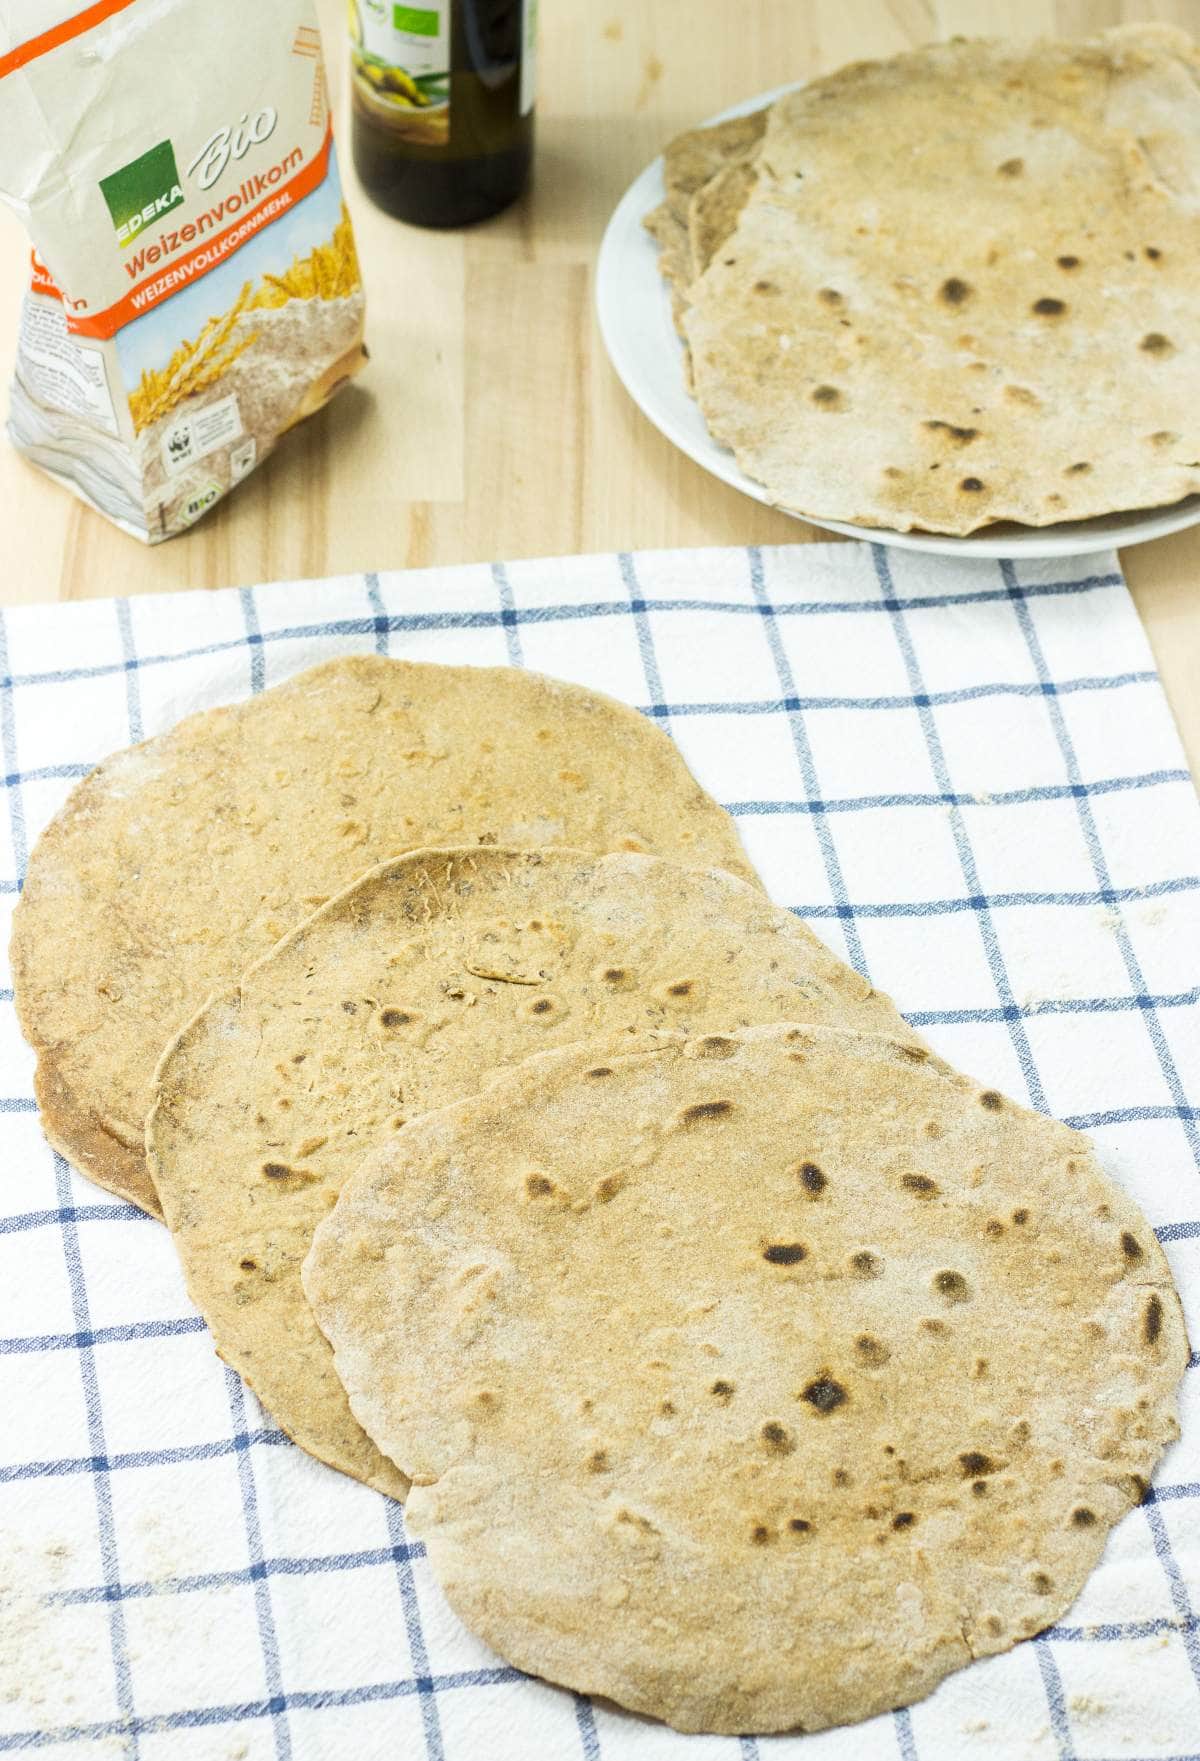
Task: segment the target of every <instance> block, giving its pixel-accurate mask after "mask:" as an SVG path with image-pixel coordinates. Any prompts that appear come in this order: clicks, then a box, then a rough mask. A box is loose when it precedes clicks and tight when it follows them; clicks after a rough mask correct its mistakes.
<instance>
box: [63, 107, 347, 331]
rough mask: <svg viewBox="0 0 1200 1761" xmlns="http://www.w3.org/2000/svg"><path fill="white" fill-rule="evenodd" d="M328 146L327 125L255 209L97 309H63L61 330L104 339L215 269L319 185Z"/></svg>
mask: <svg viewBox="0 0 1200 1761" xmlns="http://www.w3.org/2000/svg"><path fill="white" fill-rule="evenodd" d="M332 144H333V130H332V128H328V129H327V130H326V132H325V141H324V145H323V146H322V147H321V150H320V152H319V153H318V154H317V155H316V157H315V158H313V159H310V160H309V162H308V164H307V165H304V166H302V167H301V168H300V170H299V171H298V172H297V173H296V175H295V177H293V178H291V179H290V180H289V181H288V182H287V183H285V184H281V185H280V187H279V188H278V189H277V190H274V191H273V192H272V193H271V195H269V196H267V197H266V198H265V199H264V200H263V201H261V202H260V203H259V204H258V206H257V207H255V208H251V209H249V210H248V211H247V212H246V213H245V214H243V215H241V216H240V217H239V218H238V219H237V220H235V221H234V223H233V225H232V226H227V227H226V228H225V230H224V232H218V233H215V234H214V235H213V237H212V238H210V239H208V240H207V241H206V242H205V243H204V244H202V245H197V246H196V248H195V250H192V251H188V252H187V253H186V255H184V256H182V257H179V258H177V259H176V261H175V262H174V263H169V264H167V266H166V267H165V268H163V269H156V270H155V272H154V274H153V275H147V276H145V277H144V278H143V279H142V280H141V281H139V282H138V284H137V286H136V287H132V288H130V290H129V292H128V293H127V294H125V295H123V296H122V298H121V299H119V300H118V301H117V302H116V304H115V305H112V306H108V307H106V308H105V310H104V311H103V312H94V313H88V314H86V315H85V314H78V315H72V314H70V313H68V316H67V329H68V330H69V331H70V332H71V334H72V335H73V336H94V337H98V338H100V339H101V340H102V341H107V340H108V338H109V337H111V336H115V335H116V333H117V331H118V330H122V329H124V327H125V325H126V324H131V323H132V322H133V320H134V319H135V318H141V317H142V316H144V314H145V313H147V312H152V311H153V310H154V308H155V306H159V305H161V304H162V302H163V301H164V300H169V299H170V298H171V297H172V296H173V295H174V294H177V293H179V292H180V290H181V289H182V288H185V287H190V286H191V285H192V284H193V283H195V282H197V281H199V280H200V278H201V276H204V275H207V274H208V272H209V271H210V270H211V269H216V268H218V267H219V265H220V264H222V263H224V262H226V261H227V260H228V259H229V258H231V257H232V256H233V255H234V253H235V252H236V251H237V250H239V249H240V248H241V246H242V245H243V244H247V243H248V242H249V241H250V239H252V238H255V237H257V235H258V234H259V233H260V232H262V231H264V230H265V228H266V227H268V226H271V225H273V224H274V222H275V221H276V220H277V219H279V217H280V216H281V215H283V214H287V213H290V211H291V210H292V209H293V208H294V207H295V206H296V203H297V202H302V201H303V200H304V198H305V196H309V195H311V194H312V192H313V191H314V190H315V189H316V188H317V187H318V186H319V185H320V184H322V183H324V181H325V177H326V175H327V173H328V171H329V151H330V148H331V146H332Z"/></svg>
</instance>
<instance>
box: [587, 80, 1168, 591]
mask: <svg viewBox="0 0 1200 1761" xmlns="http://www.w3.org/2000/svg"><path fill="white" fill-rule="evenodd" d="M792 89H794V88H792V87H788V86H780V87H779V88H778V89H777V90H775V91H773V92H763V93H761V94H760V95H759V96H758V97H757V98H750V99H747V101H746V102H745V103H744V104H735V105H733V106H732V107H731V108H730V109H728V110H723V111H722V112H721V114H720V115H719V116H712V117H710V118H709V122H724V121H726V120H727V118H729V117H731V116H744V115H745V114H746V112H747V111H750V110H757V109H759V108H760V107H761V106H762V105H763V104H769V103H770V102H771V101H772V100H773V99H775V98H778V97H780V96H781V94H782V93H783V92H785V91H789V90H792ZM662 170H663V167H662V160H661V159H656V160H655V161H654V163H653V165H648V166H647V167H646V169H645V171H643V172H642V174H641V176H640V177H638V178H636V179H635V180H634V182H633V183H632V184H630V186H629V188H628V189H627V190H626V192H625V194H624V195H623V196H622V198H621V200H620V202H618V204H617V206H616V209H615V210H614V212H613V216H612V219H611V220H610V221H609V223H608V227H607V229H606V231H605V234H604V242H603V244H602V245H601V246H600V259H599V262H598V264H597V268H596V311H597V316H598V318H599V320H600V333H601V335H602V336H603V338H604V346H605V348H606V349H607V350H608V354H609V359H610V360H611V361H612V364H613V366H614V367H615V368H616V371H617V374H618V377H619V378H620V380H621V382H622V384H623V385H624V387H625V389H626V391H627V392H628V393H629V395H630V397H631V398H632V399H633V401H634V403H636V404H637V405H638V406H639V408H640V409H641V410H642V413H643V414H644V415H646V416H648V417H649V419H650V421H651V422H653V423H654V426H655V427H656V428H658V429H660V430H661V432H662V433H663V434H665V435H666V437H667V439H668V440H670V441H673V442H674V444H675V445H676V446H677V447H679V448H680V450H681V451H682V452H685V453H686V454H687V456H688V457H689V458H690V459H694V460H695V461H696V463H697V464H698V465H701V466H703V468H704V469H705V470H706V471H711V472H712V474H713V476H714V477H719V478H720V479H721V481H722V482H723V483H730V484H732V485H733V487H734V488H735V489H740V490H741V491H742V493H743V494H744V495H751V496H753V497H754V499H755V501H761V502H766V503H767V504H768V505H770V504H771V498H770V496H769V495H768V494H767V491H766V490H765V489H764V488H763V487H762V485H761V484H759V483H755V482H754V481H753V480H752V479H751V478H750V477H747V476H746V474H745V472H743V471H742V470H740V469H739V467H738V464H737V461H736V459H735V458H734V456H733V454H732V453H731V452H728V451H727V450H726V449H725V447H723V446H719V445H718V444H717V442H716V441H715V440H714V439H713V438H712V436H711V435H710V434H709V432H708V429H707V427H706V426H705V423H704V418H703V416H701V414H700V411H699V409H698V408H697V406H696V404H695V403H694V402H693V401H692V399H691V398H690V397H689V396H688V393H687V391H686V390H685V388H684V379H683V347H682V344H681V343H680V340H679V337H678V336H677V335H676V332H675V326H674V325H673V324H672V322H671V303H670V298H669V295H668V292H667V287H666V283H665V282H664V281H663V279H662V277H661V276H660V275H659V273H658V247H657V246H656V244H655V243H654V240H653V239H652V238H651V237H650V234H649V233H648V232H647V231H646V229H645V227H644V226H643V225H642V221H643V219H644V218H645V216H646V215H647V214H649V212H650V210H651V209H652V208H656V207H657V206H658V204H659V203H660V202H661V201H662V199H663V195H664V190H663V175H662ZM782 511H784V512H790V509H784V510H782ZM795 517H796V518H800V516H799V515H796V516H795ZM805 518H806V520H807V523H808V524H809V525H811V526H823V527H825V528H826V529H827V530H828V531H830V532H844V533H845V534H846V536H847V537H850V538H867V539H871V540H874V541H875V542H876V543H881V544H894V545H897V546H899V547H900V548H902V549H904V550H926V551H935V552H940V553H941V554H942V555H945V556H983V557H1055V556H1086V555H1087V554H1088V553H1089V552H1091V551H1097V550H1112V549H1114V548H1116V547H1118V546H1124V545H1129V544H1144V543H1145V542H1146V541H1147V539H1150V538H1162V537H1165V536H1166V534H1167V533H1169V532H1179V531H1182V530H1183V528H1184V527H1185V526H1195V525H1197V524H1200V495H1190V496H1188V498H1187V500H1186V501H1180V502H1176V503H1174V504H1173V506H1171V507H1165V508H1163V507H1158V508H1142V509H1135V510H1134V511H1133V512H1131V513H1124V514H1105V515H1102V516H1101V517H1100V518H1098V519H1095V520H1071V521H1063V522H1062V524H1061V525H1056V526H1018V525H1015V524H1012V523H1011V522H1005V523H1004V524H997V525H995V526H989V527H987V528H986V529H985V530H984V531H983V532H980V533H978V534H977V535H976V536H975V537H972V538H950V537H938V536H936V535H934V534H932V533H927V532H891V531H887V530H884V529H881V528H879V527H874V526H852V525H849V524H848V523H847V522H845V521H843V520H817V519H814V518H812V516H811V515H808V516H805Z"/></svg>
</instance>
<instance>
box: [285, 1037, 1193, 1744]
mask: <svg viewBox="0 0 1200 1761" xmlns="http://www.w3.org/2000/svg"><path fill="white" fill-rule="evenodd" d="M627 1048H628V1042H626V1049H623V1048H622V1046H621V1045H620V1044H614V1043H612V1042H604V1041H600V1042H597V1043H594V1044H593V1045H591V1046H584V1047H577V1048H573V1049H571V1050H570V1051H566V1052H563V1053H561V1054H556V1055H553V1056H551V1057H545V1058H538V1059H532V1060H530V1061H529V1063H527V1064H526V1065H525V1066H524V1067H523V1068H522V1069H520V1070H518V1071H515V1072H513V1073H511V1074H510V1075H509V1076H508V1077H506V1078H504V1079H503V1080H502V1081H498V1082H497V1083H495V1084H494V1085H493V1086H492V1087H490V1088H489V1089H487V1090H486V1091H485V1092H483V1093H482V1094H480V1095H478V1096H476V1097H475V1098H473V1099H470V1100H466V1101H463V1102H461V1103H459V1104H458V1105H456V1106H453V1107H448V1108H446V1109H444V1110H443V1111H441V1112H439V1113H433V1114H430V1115H428V1116H427V1117H425V1118H424V1119H420V1120H417V1121H415V1122H414V1123H413V1124H412V1125H411V1126H409V1127H408V1128H407V1129H406V1130H405V1131H403V1132H402V1133H401V1134H400V1136H399V1137H398V1138H397V1139H396V1140H395V1142H394V1143H392V1144H390V1145H389V1146H387V1147H386V1148H384V1149H381V1150H380V1151H379V1152H377V1154H376V1155H375V1156H373V1157H372V1158H369V1159H368V1160H367V1161H366V1162H365V1163H364V1164H363V1166H362V1168H361V1169H360V1171H359V1172H358V1173H357V1174H356V1175H355V1177H354V1179H353V1180H351V1182H350V1183H349V1184H348V1185H347V1187H346V1189H345V1190H344V1192H343V1194H342V1197H341V1199H340V1201H339V1202H338V1204H337V1206H336V1207H335V1208H334V1210H333V1212H332V1214H331V1215H330V1217H329V1218H328V1219H327V1220H326V1221H325V1222H324V1223H323V1224H322V1225H321V1227H320V1229H318V1231H317V1233H316V1237H315V1240H314V1244H313V1250H312V1253H311V1254H310V1256H309V1259H308V1262H307V1265H306V1267H305V1272H304V1282H305V1288H306V1290H307V1292H308V1296H309V1299H310V1301H311V1303H312V1305H313V1308H314V1311H315V1313H316V1316H317V1319H318V1320H319V1322H320V1324H321V1326H322V1328H323V1329H324V1330H325V1332H326V1333H327V1334H328V1336H329V1338H330V1339H331V1340H332V1342H333V1346H334V1350H335V1356H336V1364H337V1369H338V1373H339V1375H340V1376H341V1378H342V1380H343V1382H344V1383H345V1386H346V1388H347V1389H348V1391H349V1395H350V1400H351V1402H352V1405H353V1407H354V1411H355V1413H356V1414H357V1415H358V1417H359V1418H360V1419H361V1420H362V1422H363V1424H364V1425H365V1426H366V1427H367V1429H368V1430H369V1431H370V1432H371V1435H372V1436H373V1437H374V1438H375V1440H376V1442H377V1443H379V1445H380V1446H381V1448H383V1449H384V1450H386V1451H387V1453H388V1455H389V1456H390V1457H391V1458H392V1459H393V1460H394V1461H396V1462H398V1463H399V1464H400V1465H401V1466H403V1468H404V1469H405V1470H406V1472H408V1473H409V1474H410V1475H411V1476H412V1478H413V1481H414V1484H413V1488H412V1492H411V1494H410V1497H409V1504H408V1512H407V1519H408V1527H409V1532H410V1533H411V1534H412V1535H414V1536H417V1537H419V1538H420V1539H421V1540H423V1541H424V1542H425V1545H426V1547H427V1548H428V1550H429V1558H430V1562H431V1564H432V1566H433V1568H434V1570H435V1572H436V1573H437V1575H438V1577H439V1579H440V1580H441V1583H442V1585H443V1587H444V1589H445V1591H446V1594H447V1596H448V1597H449V1599H450V1602H451V1604H452V1605H453V1606H454V1608H455V1609H457V1611H458V1612H459V1614H460V1615H461V1616H462V1618H463V1620H464V1621H465V1622H466V1623H467V1625H468V1626H469V1627H471V1628H472V1630H473V1631H475V1632H476V1633H477V1634H478V1635H479V1636H480V1637H481V1638H483V1639H484V1640H486V1641H487V1643H488V1644H490V1645H492V1646H494V1647H495V1649H496V1650H497V1651H499V1652H500V1653H501V1655H502V1656H504V1657H506V1658H507V1659H509V1661H510V1662H512V1663H514V1664H516V1665H517V1666H518V1667H519V1668H521V1669H524V1670H528V1671H531V1672H533V1673H536V1674H540V1675H545V1676H548V1677H549V1678H550V1679H551V1680H553V1681H557V1682H562V1683H565V1684H566V1685H568V1686H570V1687H572V1688H575V1689H577V1690H579V1691H580V1692H587V1693H598V1694H605V1695H608V1696H609V1697H611V1698H612V1699H615V1700H618V1701H620V1702H621V1704H623V1705H626V1706H630V1707H633V1708H635V1709H637V1710H638V1711H642V1712H647V1713H651V1714H654V1715H655V1716H657V1717H659V1718H664V1719H666V1720H667V1721H668V1722H669V1723H671V1724H673V1725H675V1726H676V1727H677V1728H679V1729H680V1730H687V1731H699V1730H708V1731H727V1732H734V1731H775V1730H785V1729H791V1728H793V1727H796V1728H802V1729H805V1730H819V1729H821V1728H823V1727H824V1726H826V1725H831V1724H839V1723H844V1722H849V1721H852V1720H855V1719H860V1718H866V1717H868V1716H870V1715H871V1714H874V1713H878V1712H881V1711H884V1710H885V1709H887V1708H889V1707H894V1706H899V1705H904V1704H907V1703H908V1702H910V1701H912V1700H915V1699H918V1698H919V1697H921V1696H922V1695H924V1694H926V1693H928V1692H929V1691H930V1690H931V1689H932V1688H933V1687H934V1686H935V1685H936V1683H937V1682H938V1681H940V1680H941V1679H942V1677H943V1676H945V1675H946V1674H948V1673H949V1672H950V1671H952V1670H955V1669H958V1668H959V1667H961V1666H962V1665H964V1664H966V1663H969V1662H970V1661H971V1660H972V1658H975V1657H980V1656H984V1655H986V1654H988V1653H990V1652H996V1651H1003V1650H1006V1649H1008V1648H1009V1647H1010V1646H1011V1645H1013V1644H1014V1643H1015V1642H1016V1641H1017V1640H1018V1639H1021V1638H1023V1637H1025V1636H1026V1635H1028V1634H1031V1633H1034V1632H1036V1631H1038V1630H1039V1629H1040V1628H1042V1627H1044V1626H1046V1625H1048V1624H1049V1623H1050V1622H1051V1621H1052V1620H1054V1619H1055V1618H1056V1617H1057V1616H1058V1615H1059V1614H1061V1613H1062V1611H1063V1610H1064V1609H1065V1608H1066V1607H1067V1606H1068V1604H1069V1603H1070V1602H1071V1600H1072V1598H1073V1597H1074V1596H1075V1594H1076V1593H1077V1591H1078V1590H1079V1588H1080V1586H1081V1585H1082V1583H1083V1581H1084V1579H1085V1578H1086V1577H1087V1575H1088V1573H1089V1571H1090V1570H1091V1569H1092V1567H1093V1566H1094V1565H1095V1563H1096V1561H1097V1559H1098V1558H1099V1556H1100V1552H1101V1549H1102V1548H1103V1546H1104V1541H1105V1537H1106V1535H1107V1533H1108V1530H1109V1529H1110V1528H1111V1527H1112V1525H1113V1524H1114V1523H1115V1522H1116V1521H1117V1520H1118V1518H1119V1517H1120V1516H1121V1515H1122V1513H1123V1512H1124V1511H1126V1510H1128V1509H1129V1507H1130V1506H1131V1505H1133V1504H1136V1503H1138V1502H1139V1500H1140V1499H1141V1498H1142V1496H1143V1494H1144V1492H1145V1490H1146V1483H1147V1480H1148V1477H1149V1475H1150V1473H1151V1471H1152V1469H1153V1467H1154V1464H1155V1462H1156V1461H1157V1459H1158V1457H1159V1454H1160V1452H1161V1450H1162V1449H1163V1447H1164V1445H1165V1444H1166V1443H1167V1442H1168V1441H1169V1440H1171V1439H1172V1438H1174V1437H1175V1436H1177V1435H1178V1426H1177V1424H1176V1420H1175V1410H1174V1408H1175V1401H1174V1389H1175V1384H1176V1382H1177V1380H1178V1378H1179V1376H1180V1374H1181V1372H1182V1371H1183V1368H1184V1366H1185V1363H1186V1359H1187V1345H1186V1340H1185V1337H1184V1331H1183V1320H1182V1315H1181V1312H1180V1307H1179V1302H1178V1299H1177V1297H1176V1295H1175V1291H1174V1288H1173V1286H1172V1283H1171V1279H1170V1273H1169V1271H1168V1269H1167V1265H1166V1261H1165V1260H1164V1257H1163V1254H1162V1251H1161V1249H1160V1248H1159V1246H1158V1243H1157V1241H1156V1240H1155V1237H1154V1234H1153V1231H1152V1230H1151V1229H1150V1227H1149V1225H1148V1224H1147V1222H1146V1220H1145V1218H1144V1217H1143V1216H1142V1215H1141V1214H1140V1212H1139V1211H1138V1210H1137V1208H1136V1206H1135V1205H1134V1204H1133V1203H1132V1202H1131V1201H1130V1199H1129V1198H1128V1197H1127V1196H1126V1195H1125V1194H1124V1193H1123V1192H1122V1191H1121V1190H1120V1189H1119V1188H1118V1187H1116V1186H1115V1185H1113V1183H1112V1182H1111V1181H1110V1180H1108V1179H1107V1178H1106V1177H1105V1175H1104V1174H1103V1173H1102V1172H1101V1170H1100V1168H1099V1167H1098V1165H1097V1163H1096V1161H1095V1160H1094V1158H1093V1155H1092V1153H1091V1150H1090V1149H1089V1146H1088V1143H1087V1140H1086V1139H1085V1138H1083V1137H1081V1136H1079V1135H1078V1134H1077V1133H1076V1132H1073V1131H1069V1130H1067V1129H1066V1128H1065V1127H1064V1126H1062V1125H1058V1124H1055V1123H1053V1122H1052V1121H1050V1120H1048V1119H1045V1118H1041V1117H1039V1116H1037V1115H1035V1114H1032V1113H1029V1112H1026V1111H1025V1110H1024V1109H1022V1108H1021V1107H1018V1106H1016V1105H1014V1104H1013V1103H1012V1102H1011V1101H1008V1100H1006V1099H1003V1098H1002V1097H1001V1096H1000V1095H998V1094H996V1093H994V1092H992V1091H990V1090H985V1091H981V1090H980V1089H979V1088H978V1087H977V1086H976V1085H975V1084H974V1083H972V1082H970V1081H968V1080H967V1079H966V1078H965V1077H961V1076H957V1075H954V1074H952V1073H947V1072H946V1070H945V1067H944V1066H934V1065H933V1064H932V1061H930V1062H929V1063H927V1064H926V1065H925V1067H922V1066H921V1065H920V1064H919V1063H916V1062H914V1060H913V1058H912V1052H911V1048H910V1047H908V1046H905V1045H901V1044H897V1043H895V1042H892V1041H889V1040H887V1039H884V1038H882V1037H878V1036H873V1035H867V1034H855V1033H848V1032H845V1031H838V1030H822V1029H819V1028H787V1027H780V1026H776V1027H762V1028H752V1029H750V1030H749V1031H746V1032H740V1033H737V1034H734V1035H732V1036H709V1037H706V1038H702V1039H699V1040H694V1039H693V1040H690V1041H687V1040H684V1039H682V1038H678V1037H677V1038H675V1039H673V1040H672V1041H671V1042H669V1043H666V1044H660V1045H657V1046H651V1047H649V1048H647V1049H636V1050H630V1049H627Z"/></svg>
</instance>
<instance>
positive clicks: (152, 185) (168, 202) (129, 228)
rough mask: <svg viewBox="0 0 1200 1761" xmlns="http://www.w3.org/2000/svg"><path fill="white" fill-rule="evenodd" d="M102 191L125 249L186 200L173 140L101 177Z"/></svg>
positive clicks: (160, 144)
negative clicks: (107, 175)
mask: <svg viewBox="0 0 1200 1761" xmlns="http://www.w3.org/2000/svg"><path fill="white" fill-rule="evenodd" d="M100 194H101V195H102V196H103V197H104V200H105V202H106V203H107V205H108V211H109V213H110V214H111V215H112V223H113V225H114V226H115V227H116V229H117V237H118V239H119V240H120V241H121V249H122V250H125V249H126V248H127V247H128V246H129V245H131V244H132V243H133V242H134V240H135V239H136V238H137V237H138V236H139V235H140V234H141V233H142V232H143V231H144V230H145V229H146V227H148V226H152V225H153V224H154V222H155V221H156V220H158V219H160V218H161V216H162V215H164V214H169V213H170V211H171V209H172V208H177V207H178V206H179V204H180V202H182V201H183V200H184V194H183V185H182V184H181V183H180V181H179V171H178V168H177V167H176V164H175V149H174V147H173V146H172V145H171V143H170V141H160V142H159V143H158V145H157V147H151V148H150V151H149V152H148V153H143V154H142V156H141V158H140V159H134V160H132V161H131V163H130V164H128V165H123V166H122V167H121V169H120V171H114V172H113V173H112V174H111V176H109V177H102V178H101V179H100Z"/></svg>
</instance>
